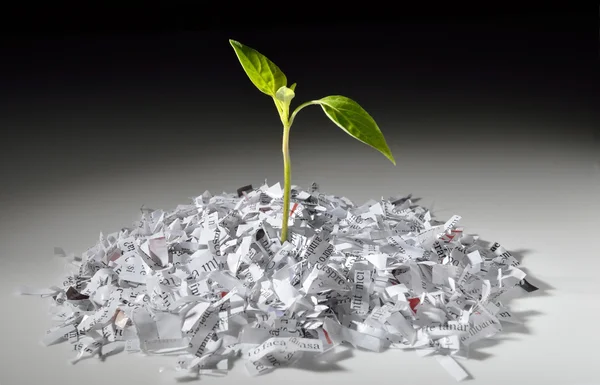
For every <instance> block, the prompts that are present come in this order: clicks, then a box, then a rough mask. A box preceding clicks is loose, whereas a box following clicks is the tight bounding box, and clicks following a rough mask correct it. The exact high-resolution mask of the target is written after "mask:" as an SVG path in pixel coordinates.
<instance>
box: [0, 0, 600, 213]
mask: <svg viewBox="0 0 600 385" xmlns="http://www.w3.org/2000/svg"><path fill="white" fill-rule="evenodd" d="M352 4H353V3H350V2H340V3H337V4H333V5H327V6H324V4H321V3H297V4H292V5H293V7H292V6H290V7H282V6H280V5H277V4H276V3H273V4H269V3H265V4H255V5H252V6H251V5H244V6H241V7H240V6H234V5H231V4H229V3H228V2H227V3H225V2H223V4H218V3H217V4H215V3H213V4H210V5H209V6H194V5H193V4H190V3H179V4H177V5H170V6H154V7H152V6H148V5H145V6H141V5H140V6H135V5H125V6H124V5H119V6H113V7H111V6H107V5H104V6H94V5H90V4H86V5H81V4H80V5H72V4H71V5H69V6H66V5H65V6H58V5H52V6H48V5H41V6H40V5H31V6H27V7H25V6H22V7H18V6H12V8H11V7H10V6H9V7H8V8H5V9H4V11H3V13H2V16H1V17H2V45H1V48H2V64H1V72H0V127H2V142H3V151H2V152H1V155H0V156H1V157H2V163H1V170H0V171H1V172H2V176H3V180H4V181H5V185H4V187H3V188H2V199H3V201H2V202H3V203H10V202H11V201H12V199H13V198H15V197H17V196H19V195H20V194H22V192H23V191H26V190H31V188H32V187H33V188H35V189H37V190H39V189H44V188H54V189H57V188H58V189H60V188H65V186H66V185H68V184H69V183H85V179H84V177H90V176H93V175H100V174H101V173H102V172H106V170H109V171H112V170H114V172H124V173H127V172H132V171H131V170H135V169H137V168H136V167H145V168H152V167H155V166H157V165H160V164H164V163H165V162H167V161H168V162H172V164H173V165H176V164H177V162H179V164H190V163H194V162H196V163H197V164H199V165H213V166H214V167H217V166H218V167H220V168H221V170H227V167H228V165H230V166H236V167H237V166H239V165H240V164H242V165H243V164H244V160H245V159H248V158H251V157H260V156H261V154H262V153H265V152H268V153H271V154H272V153H277V154H278V153H279V151H280V147H279V141H280V135H281V131H280V127H279V126H280V122H279V120H278V116H277V113H276V111H275V108H274V106H273V103H272V101H271V100H269V98H268V97H266V96H265V95H263V94H261V93H260V92H259V91H258V90H256V89H255V88H254V86H253V85H252V84H251V83H250V81H249V80H248V78H247V77H246V75H245V74H244V73H243V71H242V68H241V67H240V65H239V62H238V61H237V58H236V57H235V54H234V52H233V50H232V49H231V47H230V45H229V43H228V39H229V38H233V39H235V40H239V41H240V42H242V43H244V44H246V45H249V46H251V47H253V48H255V49H257V50H259V51H260V52H262V53H263V54H265V55H266V56H267V57H269V58H270V59H271V60H273V61H274V62H275V63H276V64H278V65H279V67H280V68H281V69H282V70H283V71H284V72H285V73H286V75H287V77H288V80H289V82H290V83H292V82H297V83H298V87H297V89H296V100H294V102H295V103H293V106H295V105H297V104H298V103H300V102H303V101H306V100H309V99H315V98H319V97H322V96H325V95H328V94H342V95H346V96H348V97H351V98H353V99H355V100H356V101H358V102H359V103H360V104H361V105H362V106H363V107H364V108H365V109H366V110H367V111H369V112H370V113H371V115H373V117H374V118H375V119H376V120H377V121H378V123H379V125H380V127H381V129H382V131H383V133H384V134H385V136H386V138H387V140H388V142H389V143H390V147H391V148H392V150H393V151H394V153H400V154H401V153H402V150H406V149H408V148H418V149H423V151H429V150H430V148H435V149H436V150H435V151H444V149H445V148H448V147H450V146H452V147H453V148H455V149H459V152H472V151H485V148H492V147H494V148H496V147H498V146H505V147H506V149H507V152H510V148H511V147H519V148H522V147H527V148H530V149H531V153H532V156H535V151H536V148H538V147H539V146H540V145H541V144H542V143H549V142H552V143H555V144H557V145H559V146H561V148H564V149H565V151H566V150H567V149H568V150H569V151H571V150H574V151H575V152H576V151H577V149H578V148H582V149H583V148H586V149H587V148H589V147H590V146H597V145H598V138H599V137H598V124H597V123H598V119H597V118H598V105H600V104H599V103H598V97H597V94H598V77H597V72H598V71H597V70H598V9H597V7H596V6H590V7H588V8H584V7H581V8H580V9H575V8H570V9H569V8H567V7H566V6H564V5H561V6H560V7H558V6H554V8H552V7H551V6H548V5H543V6H542V5H538V6H532V5H530V6H527V5H526V6H523V5H519V6H516V5H498V6H495V7H493V8H492V7H490V8H477V7H473V6H466V5H465V6H456V5H452V6H439V5H436V4H431V5H430V4H428V5H423V6H415V5H410V6H406V5H403V4H401V3H399V4H398V5H396V4H394V5H384V4H385V3H383V2H382V3H381V4H377V3H375V2H370V3H369V5H367V6H365V5H364V4H363V5H360V6H356V7H355V8H352V7H354V5H352ZM390 4H391V3H390ZM336 7H337V9H336ZM253 15H254V16H253ZM291 142H292V145H291V146H292V157H293V159H294V160H295V161H296V162H298V164H302V162H303V160H302V159H306V158H302V157H303V156H310V154H311V152H314V151H319V152H321V151H325V152H329V153H331V158H330V159H331V161H332V163H331V164H332V165H335V162H338V161H339V162H346V163H347V162H358V160H357V159H361V161H360V162H363V161H364V162H367V163H368V162H373V163H372V164H373V165H377V167H379V166H381V167H383V166H385V165H386V164H385V162H386V161H385V159H384V158H383V157H381V156H380V155H379V154H377V153H376V152H375V151H373V150H371V149H368V148H365V146H363V145H362V144H360V143H358V142H355V141H353V140H351V139H349V138H348V137H347V136H345V134H343V133H341V132H340V131H339V129H337V128H336V127H335V126H333V125H332V124H331V123H330V122H328V121H327V119H326V118H325V117H324V116H322V113H321V112H320V111H319V109H318V108H317V107H311V108H308V109H306V110H304V111H303V112H302V113H301V114H300V115H299V117H298V119H297V120H296V124H295V125H294V127H293V128H292V139H291ZM296 154H298V155H296ZM295 155H296V157H295ZM396 158H397V161H398V162H399V163H400V164H402V162H403V161H404V162H406V159H404V160H403V158H402V156H398V155H397V156H396ZM174 167H177V166H174ZM277 167H280V166H279V165H277ZM298 167H300V166H298ZM332 167H333V166H332ZM40 170H42V172H40ZM34 171H37V172H38V174H40V175H39V176H36V177H35V178H32V177H31V175H32V173H33V172H34ZM206 172H210V170H209V169H206ZM219 172H224V171H219ZM36 175H37V174H36Z"/></svg>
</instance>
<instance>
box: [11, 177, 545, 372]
mask: <svg viewBox="0 0 600 385" xmlns="http://www.w3.org/2000/svg"><path fill="white" fill-rule="evenodd" d="M282 202H283V199H282V190H281V187H280V185H279V184H275V185H273V186H268V185H267V184H266V183H265V184H264V185H263V186H261V187H260V188H256V189H255V188H252V186H250V185H248V186H243V187H241V188H240V189H238V191H237V193H236V194H226V193H224V194H221V195H212V194H210V193H209V192H205V193H204V194H202V195H201V196H198V197H196V198H194V199H193V200H192V202H191V203H190V204H186V205H180V206H178V207H177V208H176V209H174V210H171V211H163V210H152V209H148V208H143V209H142V215H141V218H140V221H138V222H137V223H135V225H134V226H132V227H130V228H123V229H121V230H120V231H118V232H114V233H111V234H108V235H104V234H100V238H99V240H98V242H97V243H96V245H94V246H93V247H91V248H90V249H88V250H86V251H85V252H83V253H81V255H75V254H69V255H67V253H65V252H64V251H63V249H62V248H59V247H57V248H55V251H54V253H55V255H59V256H61V257H62V258H65V259H66V260H67V261H69V264H70V266H71V267H72V269H71V270H72V273H71V274H70V275H68V276H66V277H64V279H63V280H62V283H60V284H58V285H56V286H52V287H50V288H47V289H40V290H39V289H33V288H29V287H22V288H21V294H28V295H38V296H41V297H45V298H49V299H51V301H52V308H51V309H52V317H53V319H54V320H55V321H56V322H57V325H56V327H54V328H52V329H50V330H48V332H47V334H46V335H45V336H44V337H43V338H42V343H43V344H44V345H46V346H47V345H52V344H55V343H58V342H62V341H68V342H69V343H71V344H73V346H74V350H75V351H76V353H77V354H76V356H75V357H74V359H73V360H72V361H71V362H73V363H75V362H77V361H79V360H82V359H85V358H88V357H93V356H99V357H104V356H106V355H107V354H114V353H115V352H118V351H120V350H125V351H126V352H128V353H136V352H140V353H143V354H167V355H174V356H175V357H176V358H175V363H174V365H173V370H174V371H175V372H178V373H179V372H182V373H184V374H186V375H188V376H189V375H193V376H198V375H201V374H205V373H210V374H212V375H214V374H223V373H225V372H226V371H227V369H228V368H229V364H230V362H231V360H232V359H235V358H241V359H242V360H244V361H245V368H246V370H247V371H248V373H249V374H250V375H261V374H264V373H268V372H270V371H272V370H274V369H277V368H279V367H283V366H287V365H293V364H294V363H296V362H298V361H299V360H301V359H304V358H309V359H311V358H312V359H327V357H329V356H331V355H328V354H323V353H325V352H327V351H330V350H332V349H334V348H336V347H337V346H338V345H342V344H348V345H351V346H353V347H355V348H360V349H367V350H370V351H377V352H380V351H383V350H385V349H390V348H391V349H405V348H410V349H414V350H415V351H416V352H417V353H418V354H419V355H422V356H425V355H431V354H433V355H436V357H437V360H438V362H439V363H440V364H441V367H443V368H444V369H446V370H447V371H448V373H449V374H450V375H451V376H453V377H454V378H455V379H456V380H458V381H460V380H462V379H464V378H467V377H468V374H467V372H466V371H465V370H464V369H463V368H462V367H461V366H460V365H459V364H458V363H457V362H456V361H455V360H454V359H453V358H452V357H453V356H463V357H464V356H465V355H464V354H457V353H465V352H467V353H468V348H469V346H470V345H471V344H473V343H475V342H476V341H478V340H481V339H483V338H488V337H491V336H493V335H495V334H497V333H499V332H501V331H502V324H503V323H504V322H509V323H518V322H520V321H519V320H518V319H517V318H516V317H514V316H513V315H512V314H511V313H510V311H509V309H507V308H506V306H505V305H503V304H502V302H501V296H502V295H503V294H504V293H506V292H508V291H509V290H511V289H513V288H517V289H516V290H523V291H524V292H529V291H533V290H536V289H537V288H536V287H535V286H533V285H531V284H530V283H529V282H528V281H526V280H525V273H524V272H523V271H522V270H520V269H519V262H518V261H517V260H516V259H515V258H514V256H512V255H511V254H510V252H508V251H506V250H505V249H504V248H503V247H502V246H501V245H500V244H498V243H491V244H484V243H483V242H480V241H479V239H478V237H475V236H470V235H466V234H465V233H464V232H463V229H462V228H460V227H457V225H458V223H459V221H460V219H461V217H460V216H458V215H454V216H452V217H451V218H449V219H448V220H446V221H437V220H435V219H434V218H433V217H432V214H431V212H430V211H428V210H427V209H426V208H424V207H421V206H418V205H415V204H413V202H412V201H411V197H410V196H408V197H400V198H390V199H383V198H382V199H381V200H379V201H375V200H371V201H368V202H366V203H364V204H363V205H360V206H356V205H355V204H354V203H352V202H351V201H350V200H348V199H347V198H344V197H337V196H333V195H326V194H323V193H320V192H319V189H318V186H317V185H316V184H313V185H312V186H311V187H310V188H309V189H308V190H303V189H301V188H299V187H296V186H294V188H293V191H292V200H291V207H290V217H289V218H282V212H283V210H282ZM282 220H287V221H288V225H289V238H288V239H287V240H285V241H284V242H283V243H282V242H281V241H280V239H279V236H280V229H281V224H282Z"/></svg>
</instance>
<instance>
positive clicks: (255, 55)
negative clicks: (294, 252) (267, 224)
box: [229, 40, 396, 243]
mask: <svg viewBox="0 0 600 385" xmlns="http://www.w3.org/2000/svg"><path fill="white" fill-rule="evenodd" d="M229 43H231V46H232V47H233V49H234V51H235V53H236V55H237V57H238V59H239V61H240V63H241V65H242V67H243V68H244V71H245V72H246V74H247V75H248V77H249V78H250V80H251V81H252V83H254V85H255V86H256V88H258V89H259V90H260V91H261V92H262V93H264V94H267V95H269V96H271V97H272V98H273V101H274V102H275V107H277V112H279V117H280V118H281V123H283V140H282V147H281V150H282V152H283V175H284V180H283V182H284V183H283V220H282V224H281V242H282V243H283V242H284V241H286V240H287V239H288V220H289V216H290V213H289V212H290V190H291V182H292V170H291V161H290V151H289V141H290V128H291V127H292V124H293V123H294V119H295V118H296V115H298V112H300V110H302V109H303V108H304V107H307V106H310V105H319V106H321V108H322V109H323V112H325V115H327V117H328V118H329V119H331V121H332V122H333V123H335V124H336V125H337V126H338V127H340V128H341V129H342V130H344V131H345V132H346V133H347V134H348V135H350V136H352V137H353V138H355V139H357V140H359V141H361V142H363V143H365V144H368V145H369V146H371V147H373V148H374V149H376V150H378V151H379V152H381V153H382V154H383V155H384V156H385V157H386V158H388V159H389V160H390V161H391V162H392V163H393V164H394V165H396V161H395V160H394V157H393V156H392V152H391V151H390V148H389V147H388V145H387V143H386V141H385V138H384V137H383V134H382V133H381V130H380V129H379V127H378V126H377V123H375V120H374V119H373V118H372V117H371V115H369V114H368V113H367V111H365V110H364V109H363V108H362V107H361V106H360V105H359V104H358V103H356V102H355V101H354V100H352V99H349V98H347V97H345V96H340V95H331V96H326V97H324V98H321V99H318V100H311V101H308V102H305V103H302V104H300V105H299V106H298V107H296V109H295V110H294V112H292V114H291V115H290V103H291V101H292V99H294V97H295V96H296V94H295V92H294V90H295V88H296V84H295V83H294V84H292V85H291V86H290V87H287V77H286V76H285V74H284V73H283V72H282V71H281V70H280V69H279V67H277V65H275V63H273V62H272V61H271V60H269V59H268V58H267V57H266V56H264V55H262V54H261V53H259V52H258V51H256V50H255V49H252V48H250V47H248V46H245V45H243V44H242V43H240V42H237V41H235V40H229Z"/></svg>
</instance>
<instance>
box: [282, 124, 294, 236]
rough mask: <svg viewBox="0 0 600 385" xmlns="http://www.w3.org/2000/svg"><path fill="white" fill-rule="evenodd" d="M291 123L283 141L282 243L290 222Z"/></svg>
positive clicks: (284, 128) (285, 129)
mask: <svg viewBox="0 0 600 385" xmlns="http://www.w3.org/2000/svg"><path fill="white" fill-rule="evenodd" d="M291 126H292V125H291V124H290V123H289V122H284V124H283V140H282V144H281V151H282V153H283V218H282V220H281V243H282V244H283V242H285V241H286V240H287V237H288V220H289V216H290V192H291V189H292V165H291V161H290V146H289V143H290V127H291Z"/></svg>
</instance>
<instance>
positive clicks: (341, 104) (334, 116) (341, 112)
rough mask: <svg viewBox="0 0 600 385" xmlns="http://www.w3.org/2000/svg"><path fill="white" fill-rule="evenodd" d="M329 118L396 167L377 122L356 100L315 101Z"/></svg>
mask: <svg viewBox="0 0 600 385" xmlns="http://www.w3.org/2000/svg"><path fill="white" fill-rule="evenodd" d="M314 102H315V103H318V104H319V105H320V106H321V108H322V109H323V111H324V112H325V114H326V115H327V117H329V119H331V120H332V121H333V122H334V123H335V124H336V125H337V126H338V127H340V128H341V129H342V130H344V131H346V133H347V134H348V135H350V136H352V137H354V138H355V139H357V140H359V141H361V142H363V143H365V144H368V145H369V146H371V147H373V148H374V149H376V150H378V151H379V152H381V153H382V154H383V155H384V156H385V157H386V158H388V159H389V160H390V161H391V162H392V163H393V164H394V165H396V161H395V160H394V156H393V155H392V151H391V150H390V148H389V147H388V145H387V142H386V141H385V138H384V136H383V134H382V133H381V130H380V129H379V127H378V126H377V123H375V120H374V119H373V118H372V117H371V115H369V114H368V113H367V111H365V110H364V109H363V108H362V107H361V106H360V105H359V104H358V103H356V102H355V101H354V100H352V99H350V98H347V97H345V96H340V95H332V96H326V97H324V98H322V99H319V100H315V101H314Z"/></svg>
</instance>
